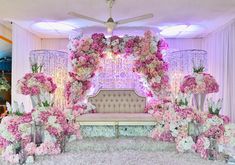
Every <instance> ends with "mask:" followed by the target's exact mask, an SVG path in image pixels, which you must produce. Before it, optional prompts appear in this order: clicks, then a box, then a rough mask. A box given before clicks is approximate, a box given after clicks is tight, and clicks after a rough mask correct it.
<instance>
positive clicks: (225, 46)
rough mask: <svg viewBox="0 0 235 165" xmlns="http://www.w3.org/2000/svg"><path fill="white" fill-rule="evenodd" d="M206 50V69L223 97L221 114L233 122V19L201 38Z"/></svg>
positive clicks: (234, 55)
mask: <svg viewBox="0 0 235 165" xmlns="http://www.w3.org/2000/svg"><path fill="white" fill-rule="evenodd" d="M203 48H204V49H205V50H207V51H208V71H209V73H211V74H212V75H213V76H215V78H216V79H217V80H218V83H219V85H220V91H219V93H218V94H215V95H214V97H215V98H223V109H222V114H225V115H228V116H230V118H231V120H232V121H233V122H235V20H233V21H231V22H230V23H228V24H227V25H225V26H223V27H221V28H220V29H218V30H217V31H215V32H213V33H211V34H209V35H208V36H207V37H206V38H204V40H203Z"/></svg>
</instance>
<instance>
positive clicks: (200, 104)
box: [193, 93, 206, 111]
mask: <svg viewBox="0 0 235 165" xmlns="http://www.w3.org/2000/svg"><path fill="white" fill-rule="evenodd" d="M205 100H206V94H205V93H194V94H193V102H194V104H195V106H196V108H197V110H199V111H203V110H204V103H205Z"/></svg>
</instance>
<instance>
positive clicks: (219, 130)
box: [146, 101, 235, 158]
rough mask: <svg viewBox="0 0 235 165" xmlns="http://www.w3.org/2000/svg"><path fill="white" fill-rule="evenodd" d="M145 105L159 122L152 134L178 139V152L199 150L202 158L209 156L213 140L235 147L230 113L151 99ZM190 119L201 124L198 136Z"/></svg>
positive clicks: (172, 139)
mask: <svg viewBox="0 0 235 165" xmlns="http://www.w3.org/2000/svg"><path fill="white" fill-rule="evenodd" d="M146 108H147V111H148V112H149V113H151V114H152V115H153V117H155V118H156V120H157V121H158V122H159V123H158V124H157V125H156V127H155V129H154V130H153V131H152V135H151V137H152V138H154V139H155V140H161V141H168V142H176V149H177V150H178V151H179V152H187V151H191V152H197V153H199V154H200V155H201V157H203V158H208V157H209V156H210V154H211V153H210V152H211V148H210V143H211V142H210V141H211V140H210V139H213V140H214V141H215V143H216V145H217V144H220V145H230V146H234V147H235V143H234V137H235V136H234V135H235V134H234V133H235V126H234V124H231V123H229V118H228V117H227V116H223V115H217V114H210V113H208V112H197V111H193V109H191V108H190V107H188V108H184V107H180V106H178V105H177V104H175V103H172V102H169V101H168V102H166V101H165V102H159V101H158V102H152V103H151V105H148V106H147V107H146ZM191 122H195V123H197V124H198V125H199V129H200V131H199V132H197V137H196V138H195V137H194V135H192V134H191V133H190V132H189V125H190V123H191ZM215 152H218V151H215Z"/></svg>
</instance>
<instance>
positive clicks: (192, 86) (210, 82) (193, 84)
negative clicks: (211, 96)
mask: <svg viewBox="0 0 235 165" xmlns="http://www.w3.org/2000/svg"><path fill="white" fill-rule="evenodd" d="M180 90H181V92H183V93H205V94H207V93H216V92H218V91H219V85H218V83H217V82H216V80H215V79H214V77H213V76H212V75H210V74H207V73H194V74H193V75H187V76H185V77H184V80H183V82H182V84H181V86H180Z"/></svg>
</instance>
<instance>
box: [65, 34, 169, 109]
mask: <svg viewBox="0 0 235 165" xmlns="http://www.w3.org/2000/svg"><path fill="white" fill-rule="evenodd" d="M68 47H69V52H70V58H71V63H72V67H73V70H72V72H70V79H69V81H68V83H67V84H66V90H65V96H66V99H67V102H68V105H70V106H75V105H76V104H78V102H80V101H82V100H83V99H85V98H86V94H87V91H88V90H89V88H90V87H91V78H92V77H93V76H94V75H95V73H96V72H97V70H99V69H100V67H99V62H100V58H104V57H105V56H106V52H111V53H112V54H113V55H114V56H119V55H120V54H124V57H127V56H129V55H131V54H132V55H134V57H135V58H136V60H135V63H134V66H133V71H135V72H137V73H138V74H140V75H141V77H142V81H143V83H144V84H145V87H146V92H147V93H148V95H149V96H151V97H153V96H158V97H164V96H165V95H167V94H168V90H169V78H168V76H167V74H166V72H167V70H168V65H167V63H166V62H165V61H164V60H163V58H162V56H163V54H165V53H166V50H167V48H168V45H167V43H166V42H165V40H163V39H161V38H159V37H158V36H153V35H152V33H151V32H150V31H147V32H146V33H145V34H144V36H143V37H139V36H127V35H126V36H124V37H123V38H120V37H118V36H112V37H110V38H106V37H105V35H104V34H102V33H101V34H97V33H95V34H93V35H92V36H91V38H82V39H81V38H80V37H77V38H73V39H72V40H71V41H70V44H69V46H68Z"/></svg>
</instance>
